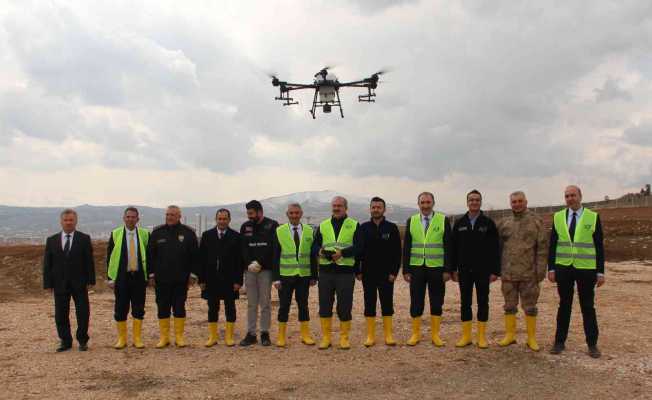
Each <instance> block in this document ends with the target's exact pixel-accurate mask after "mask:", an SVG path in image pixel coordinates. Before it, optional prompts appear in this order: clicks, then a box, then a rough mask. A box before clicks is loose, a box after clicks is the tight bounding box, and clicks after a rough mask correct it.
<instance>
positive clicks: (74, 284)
mask: <svg viewBox="0 0 652 400" xmlns="http://www.w3.org/2000/svg"><path fill="white" fill-rule="evenodd" d="M60 222H61V228H62V231H61V232H59V233H57V234H56V235H52V236H50V237H49V238H48V239H47V241H46V243H45V255H44V257H43V288H44V289H48V290H50V291H51V292H53V293H54V320H55V322H56V324H57V333H58V334H59V338H60V339H61V344H60V345H59V347H58V348H57V352H62V351H66V350H69V349H70V348H71V347H72V335H71V334H70V318H69V314H70V298H71V297H72V299H73V301H74V302H75V314H76V316H77V334H76V335H75V336H76V337H77V341H78V342H79V350H80V351H86V350H88V320H89V316H90V306H89V304H88V289H89V288H90V287H91V286H94V285H95V262H94V260H93V246H92V245H91V237H90V236H88V235H87V234H85V233H82V232H79V231H76V230H75V228H76V227H77V212H75V210H73V209H65V210H63V211H62V212H61V216H60Z"/></svg>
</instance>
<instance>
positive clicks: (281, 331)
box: [276, 322, 288, 347]
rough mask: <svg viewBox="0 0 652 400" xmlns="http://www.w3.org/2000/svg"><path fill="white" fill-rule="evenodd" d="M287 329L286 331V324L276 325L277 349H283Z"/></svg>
mask: <svg viewBox="0 0 652 400" xmlns="http://www.w3.org/2000/svg"><path fill="white" fill-rule="evenodd" d="M287 329H288V324H287V322H279V323H278V338H277V339H276V346H277V347H285V343H286V334H287Z"/></svg>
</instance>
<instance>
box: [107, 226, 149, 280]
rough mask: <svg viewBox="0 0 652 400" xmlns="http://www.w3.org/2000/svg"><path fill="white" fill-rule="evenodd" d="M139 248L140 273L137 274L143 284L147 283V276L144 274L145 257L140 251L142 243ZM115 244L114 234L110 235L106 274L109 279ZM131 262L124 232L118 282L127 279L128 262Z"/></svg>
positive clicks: (138, 245)
mask: <svg viewBox="0 0 652 400" xmlns="http://www.w3.org/2000/svg"><path fill="white" fill-rule="evenodd" d="M122 229H123V230H124V229H125V228H124V227H123V228H122ZM136 246H137V248H138V271H137V273H136V274H135V277H136V278H142V280H143V282H144V281H145V274H144V273H143V255H142V254H141V251H140V243H138V244H137V245H136ZM114 247H115V243H113V234H110V235H109V244H108V245H107V248H106V272H107V279H109V278H108V272H109V262H110V261H111V253H112V252H113V248H114ZM128 261H129V245H128V244H127V232H124V234H123V235H122V249H121V251H120V264H119V265H118V275H117V276H116V278H115V280H116V281H123V280H124V279H125V278H126V277H127V262H128Z"/></svg>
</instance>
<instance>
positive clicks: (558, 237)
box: [548, 207, 604, 274]
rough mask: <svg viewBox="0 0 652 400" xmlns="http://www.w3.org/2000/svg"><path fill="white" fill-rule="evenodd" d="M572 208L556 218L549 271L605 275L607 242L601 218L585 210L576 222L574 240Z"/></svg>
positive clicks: (556, 214)
mask: <svg viewBox="0 0 652 400" xmlns="http://www.w3.org/2000/svg"><path fill="white" fill-rule="evenodd" d="M569 212H571V211H570V210H569V209H563V210H561V211H558V212H556V213H555V214H554V216H553V226H552V230H551V233H550V245H549V248H548V270H549V271H554V270H555V269H557V268H569V267H572V268H576V269H581V270H591V271H596V272H597V273H600V274H603V273H604V243H603V232H602V224H601V223H600V216H599V215H598V213H596V212H595V211H593V210H590V209H588V208H586V207H585V208H584V209H583V210H582V213H581V215H580V216H579V218H578V219H577V220H576V223H575V235H574V237H573V238H571V237H570V232H569V226H568V222H567V219H568V213H569Z"/></svg>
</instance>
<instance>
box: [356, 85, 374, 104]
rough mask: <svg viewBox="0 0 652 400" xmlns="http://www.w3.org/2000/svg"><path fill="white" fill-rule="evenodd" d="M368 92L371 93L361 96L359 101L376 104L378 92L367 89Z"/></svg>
mask: <svg viewBox="0 0 652 400" xmlns="http://www.w3.org/2000/svg"><path fill="white" fill-rule="evenodd" d="M367 90H368V91H369V93H368V94H361V95H359V96H358V101H359V102H361V103H375V102H376V100H375V99H374V97H376V91H375V90H374V89H372V88H369V87H368V88H367Z"/></svg>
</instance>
